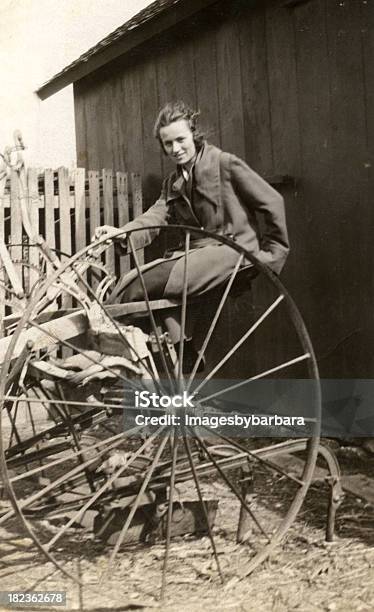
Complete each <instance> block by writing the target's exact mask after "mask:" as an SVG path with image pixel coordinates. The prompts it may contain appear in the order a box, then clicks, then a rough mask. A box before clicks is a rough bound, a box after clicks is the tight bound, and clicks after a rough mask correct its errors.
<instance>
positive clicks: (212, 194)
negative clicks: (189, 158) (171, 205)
mask: <svg viewBox="0 0 374 612" xmlns="http://www.w3.org/2000/svg"><path fill="white" fill-rule="evenodd" d="M220 155H221V151H220V150H219V149H217V147H215V146H213V145H209V144H205V145H204V148H203V150H202V153H201V157H200V159H199V160H198V161H197V163H196V165H195V189H196V191H198V192H199V193H200V195H202V196H203V197H204V198H205V199H206V200H209V202H211V203H212V204H214V205H215V206H221V178H220Z"/></svg>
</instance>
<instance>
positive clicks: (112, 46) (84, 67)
mask: <svg viewBox="0 0 374 612" xmlns="http://www.w3.org/2000/svg"><path fill="white" fill-rule="evenodd" d="M216 2H217V0H187V1H185V2H181V3H178V4H177V5H176V6H175V7H171V8H170V9H168V10H165V12H163V13H161V14H160V15H158V16H156V17H154V18H153V19H150V20H149V21H148V22H145V23H144V24H139V26H138V27H136V28H134V29H133V30H128V31H125V32H124V35H123V36H121V37H120V38H119V39H118V40H116V41H114V42H112V43H108V44H107V45H104V44H103V47H102V49H100V48H98V49H97V51H96V52H93V53H92V55H91V56H88V57H87V58H85V61H83V59H82V61H79V60H77V61H76V62H73V63H72V64H71V65H70V68H69V67H67V68H66V69H64V70H62V71H61V72H59V73H58V74H57V75H56V76H54V77H53V78H52V79H51V80H50V81H48V82H47V83H45V84H44V85H42V86H41V87H40V88H39V89H37V90H36V94H37V95H38V96H39V98H41V99H42V100H45V99H46V98H49V97H50V96H52V95H53V94H55V93H56V92H58V91H60V89H63V88H64V87H66V86H67V85H70V84H71V83H74V82H75V81H78V80H79V79H82V78H83V77H85V76H87V75H88V74H90V73H91V72H93V71H94V70H97V69H98V68H101V66H104V65H105V64H107V63H108V62H110V61H112V60H114V59H116V58H117V57H119V56H120V55H123V54H125V53H128V51H130V50H132V49H134V48H135V47H138V46H139V45H141V44H142V43H144V42H145V41H147V40H149V39H150V38H152V37H154V36H157V35H158V34H160V33H161V32H163V31H164V30H167V29H169V28H171V27H173V26H175V25H176V24H178V23H179V22H181V21H183V20H185V19H188V18H189V17H191V16H192V15H193V14H194V13H196V12H197V11H200V10H202V9H204V8H206V7H208V6H209V5H211V4H215V3H216Z"/></svg>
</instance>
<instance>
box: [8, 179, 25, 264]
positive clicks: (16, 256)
mask: <svg viewBox="0 0 374 612" xmlns="http://www.w3.org/2000/svg"><path fill="white" fill-rule="evenodd" d="M10 242H11V244H12V245H15V246H12V248H11V252H10V254H11V257H12V259H13V260H21V259H22V215H21V204H20V200H19V186H18V178H17V173H16V171H15V170H12V172H11V175H10Z"/></svg>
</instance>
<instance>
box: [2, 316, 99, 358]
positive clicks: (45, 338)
mask: <svg viewBox="0 0 374 612" xmlns="http://www.w3.org/2000/svg"><path fill="white" fill-rule="evenodd" d="M40 328H41V329H39V328H36V327H30V328H29V329H27V330H25V331H24V332H22V333H21V335H20V337H19V339H18V342H17V344H16V346H15V348H14V350H13V353H12V359H15V358H16V357H18V355H20V353H21V351H22V349H23V348H24V346H25V345H26V343H27V342H29V341H30V342H32V343H33V350H39V349H47V348H49V347H51V346H54V345H55V344H57V343H58V341H59V340H71V339H72V338H75V337H76V336H79V335H80V334H82V333H83V332H84V331H85V330H86V329H87V317H86V315H85V313H84V312H83V311H82V310H79V311H78V312H73V313H72V314H70V315H66V316H65V317H60V318H59V319H56V320H54V321H48V323H43V324H41V325H40ZM49 334H51V335H49ZM54 336H56V337H57V339H54ZM11 340H12V336H7V337H6V338H1V339H0V364H2V363H4V359H5V355H6V352H7V350H8V347H9V345H10V343H11Z"/></svg>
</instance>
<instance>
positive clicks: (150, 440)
mask: <svg viewBox="0 0 374 612" xmlns="http://www.w3.org/2000/svg"><path fill="white" fill-rule="evenodd" d="M161 431H162V427H160V428H159V429H158V430H157V431H155V432H154V433H153V434H152V435H151V436H150V437H149V438H148V439H147V440H145V441H144V442H143V444H142V445H141V446H140V447H139V448H138V450H137V451H135V452H134V453H133V454H132V455H131V457H129V459H127V460H126V461H125V463H124V465H121V467H120V468H119V469H118V470H117V472H115V473H114V474H112V476H110V478H109V479H108V480H107V481H106V482H105V483H104V484H103V485H102V486H101V487H100V488H99V489H98V490H97V491H96V492H95V493H94V494H93V495H92V497H90V499H89V500H88V501H87V502H86V503H85V504H84V505H83V506H82V508H80V509H79V510H78V512H77V513H76V514H74V516H72V517H71V519H70V520H69V521H68V522H67V523H66V524H65V525H63V527H62V528H61V529H60V531H59V532H58V533H56V534H55V535H54V536H53V538H52V539H51V540H50V541H49V542H48V543H47V544H46V548H47V550H49V549H50V548H51V546H53V544H55V543H56V542H57V540H59V539H60V538H61V536H62V535H63V534H64V533H65V531H66V530H67V529H69V527H71V525H72V524H73V523H75V522H76V521H78V520H79V519H80V518H81V516H83V514H84V513H85V512H86V511H87V510H88V509H89V508H90V507H91V506H92V504H94V503H95V501H96V500H97V499H99V497H100V496H101V495H102V494H103V493H105V491H107V490H108V489H109V488H110V487H111V486H112V485H113V484H114V483H115V481H116V480H117V479H118V478H119V477H120V476H121V474H123V472H124V471H125V470H126V469H127V468H128V467H129V466H130V465H131V464H132V463H134V461H135V459H137V458H138V457H139V455H141V454H142V453H143V451H145V450H147V448H148V447H149V446H151V444H152V443H153V440H154V439H155V437H156V436H158V435H159V434H160V433H161Z"/></svg>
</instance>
